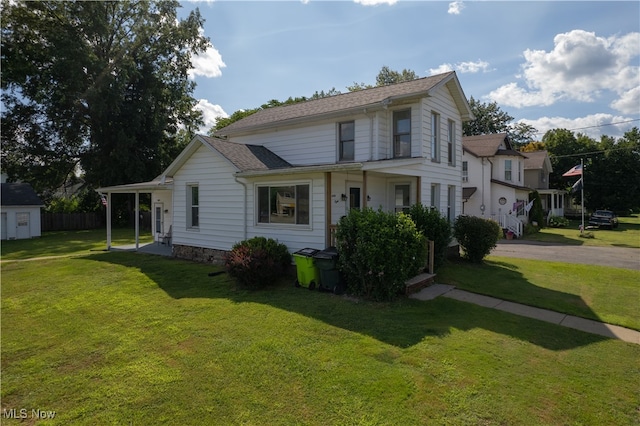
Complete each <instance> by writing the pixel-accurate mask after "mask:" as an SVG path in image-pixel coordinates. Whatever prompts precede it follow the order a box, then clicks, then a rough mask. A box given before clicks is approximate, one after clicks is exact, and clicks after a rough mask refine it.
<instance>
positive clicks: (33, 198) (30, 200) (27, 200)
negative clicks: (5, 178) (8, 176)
mask: <svg viewBox="0 0 640 426" xmlns="http://www.w3.org/2000/svg"><path fill="white" fill-rule="evenodd" d="M0 189H1V190H2V197H1V198H2V201H1V203H2V205H3V206H44V203H43V202H42V200H41V199H40V197H39V196H38V194H36V191H34V189H33V187H32V186H31V185H30V184H28V183H3V184H2V188H0Z"/></svg>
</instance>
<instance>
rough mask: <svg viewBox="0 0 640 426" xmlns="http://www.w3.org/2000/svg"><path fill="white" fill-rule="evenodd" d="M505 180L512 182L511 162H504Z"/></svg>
mask: <svg viewBox="0 0 640 426" xmlns="http://www.w3.org/2000/svg"><path fill="white" fill-rule="evenodd" d="M504 180H506V181H511V160H504Z"/></svg>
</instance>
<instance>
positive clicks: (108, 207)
mask: <svg viewBox="0 0 640 426" xmlns="http://www.w3.org/2000/svg"><path fill="white" fill-rule="evenodd" d="M107 250H111V192H107Z"/></svg>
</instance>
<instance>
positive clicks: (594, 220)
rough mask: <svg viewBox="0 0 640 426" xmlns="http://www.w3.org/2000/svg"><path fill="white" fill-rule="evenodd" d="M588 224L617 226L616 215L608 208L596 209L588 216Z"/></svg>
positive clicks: (608, 226) (610, 227) (611, 227)
mask: <svg viewBox="0 0 640 426" xmlns="http://www.w3.org/2000/svg"><path fill="white" fill-rule="evenodd" d="M589 226H597V227H607V228H609V229H613V228H617V227H618V217H617V216H616V214H615V213H614V212H612V211H610V210H596V211H595V212H593V214H592V215H591V217H590V218H589Z"/></svg>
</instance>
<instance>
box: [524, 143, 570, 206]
mask: <svg viewBox="0 0 640 426" xmlns="http://www.w3.org/2000/svg"><path fill="white" fill-rule="evenodd" d="M523 154H524V155H525V156H526V157H527V158H525V160H524V186H526V187H528V188H531V189H535V190H536V191H538V194H540V201H541V203H542V210H543V211H544V213H545V217H548V216H564V205H565V195H566V194H567V191H564V190H562V189H549V174H550V173H551V172H553V168H552V167H551V160H549V153H548V152H547V151H533V152H525V153H523Z"/></svg>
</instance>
